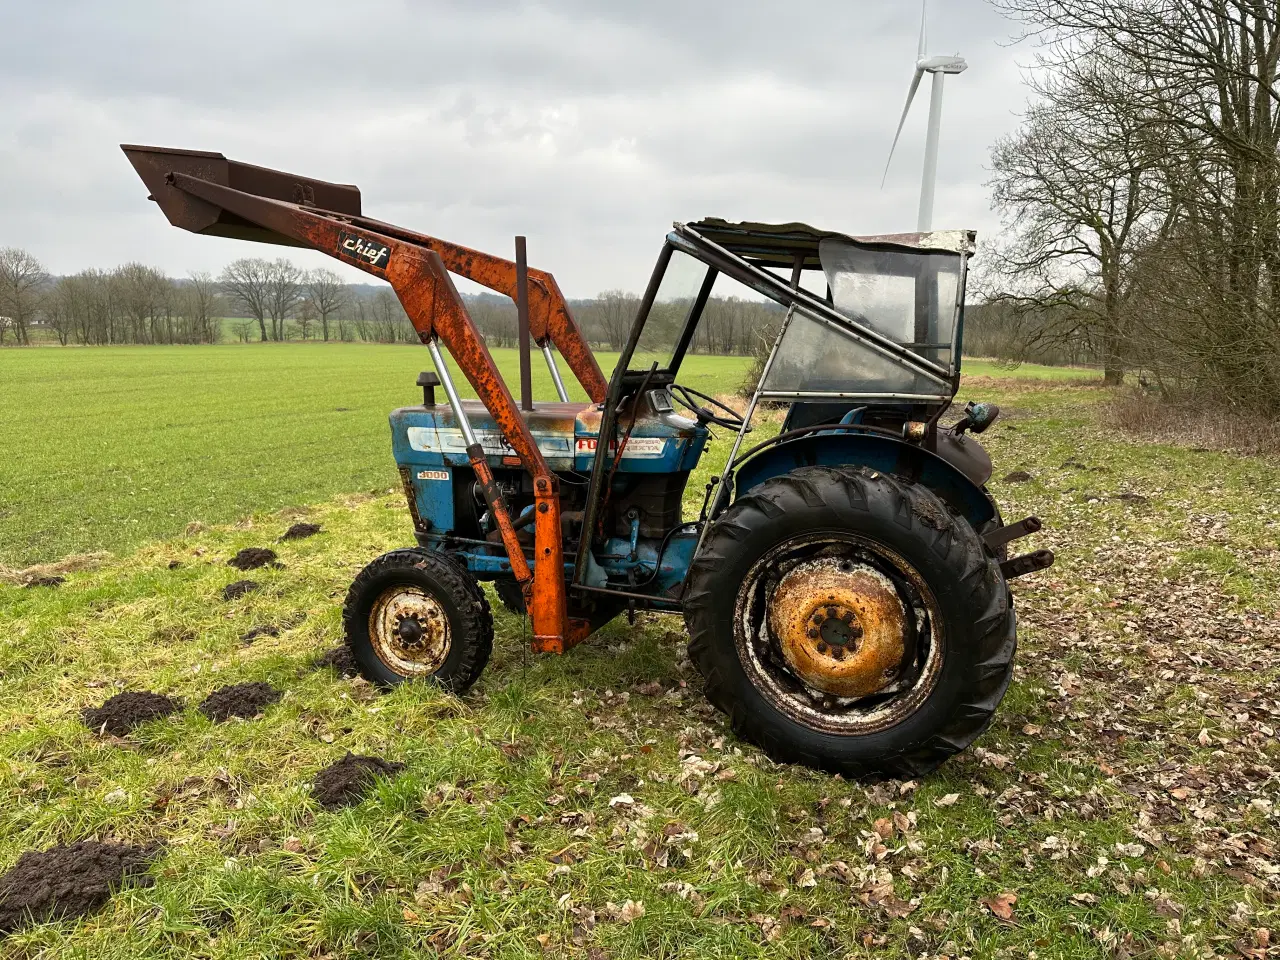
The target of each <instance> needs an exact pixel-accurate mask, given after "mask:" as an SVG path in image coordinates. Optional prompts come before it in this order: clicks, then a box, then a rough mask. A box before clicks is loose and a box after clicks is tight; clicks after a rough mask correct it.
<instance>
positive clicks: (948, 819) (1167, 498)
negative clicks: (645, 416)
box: [0, 377, 1280, 958]
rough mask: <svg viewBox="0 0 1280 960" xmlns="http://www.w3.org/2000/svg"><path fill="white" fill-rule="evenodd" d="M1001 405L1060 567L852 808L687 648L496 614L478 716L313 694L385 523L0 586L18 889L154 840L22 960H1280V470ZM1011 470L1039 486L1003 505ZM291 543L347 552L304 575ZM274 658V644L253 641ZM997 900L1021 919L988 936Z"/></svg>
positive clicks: (332, 683)
mask: <svg viewBox="0 0 1280 960" xmlns="http://www.w3.org/2000/svg"><path fill="white" fill-rule="evenodd" d="M411 379H412V378H411V377H410V378H409V380H410V382H411ZM983 389H984V392H983V394H982V396H983V397H985V398H987V399H995V400H997V401H998V402H1000V403H1001V404H1002V406H1004V407H1005V408H1006V411H1007V412H1006V415H1005V418H1004V419H1003V420H1002V421H1001V422H1000V423H999V424H997V426H996V427H995V428H993V429H992V430H991V431H990V432H989V433H988V434H986V435H985V436H984V438H983V441H984V443H987V444H988V445H989V447H990V449H991V451H992V453H993V456H994V458H995V459H996V462H997V465H998V466H997V478H996V481H995V488H996V492H997V494H998V497H999V499H1000V501H1001V504H1002V506H1003V508H1004V510H1005V515H1006V516H1007V517H1009V518H1015V517H1020V516H1023V515H1025V514H1027V513H1032V512H1034V513H1037V514H1039V515H1040V516H1042V517H1043V518H1044V519H1045V523H1046V529H1045V531H1044V533H1043V534H1041V535H1040V536H1039V537H1038V538H1037V542H1036V544H1035V545H1036V546H1050V547H1052V548H1053V549H1055V550H1056V551H1057V553H1058V557H1059V559H1058V563H1057V565H1056V566H1055V567H1054V568H1053V569H1052V570H1050V571H1048V572H1046V573H1044V574H1041V575H1039V576H1037V577H1035V578H1031V579H1028V580H1027V581H1024V582H1019V583H1017V584H1016V585H1015V591H1016V593H1017V599H1018V608H1019V613H1020V619H1021V631H1020V634H1021V636H1020V641H1021V642H1020V650H1019V655H1018V661H1017V670H1016V673H1015V678H1014V682H1013V685H1012V687H1011V689H1010V691H1009V694H1008V696H1007V697H1006V700H1005V702H1004V704H1003V706H1002V708H1001V710H1000V712H999V713H998V714H997V718H996V720H995V722H994V724H993V725H992V727H991V729H990V730H989V731H988V732H987V733H986V734H985V735H984V736H983V738H982V739H981V740H980V741H979V744H978V748H977V749H975V750H971V751H970V752H968V753H965V754H963V755H961V756H959V757H957V758H955V759H954V760H953V761H951V762H950V763H949V764H947V765H946V766H945V767H944V768H943V769H942V770H941V771H939V772H938V773H937V774H936V775H934V776H932V777H929V778H927V779H925V780H923V781H921V782H911V783H898V782H888V783H882V784H859V783H850V782H846V781H844V780H841V779H839V778H832V777H829V776H825V775H822V774H818V773H814V772H812V771H808V770H805V769H801V768H793V767H781V766H777V765H775V764H773V763H771V762H770V761H768V760H767V759H765V758H764V757H762V756H761V755H760V754H759V753H758V752H757V751H756V750H755V749H754V748H752V747H750V746H749V745H746V744H743V743H741V742H739V741H737V740H735V738H734V737H733V736H732V735H731V734H730V733H729V731H728V729H727V727H726V725H725V723H724V721H723V719H722V718H721V717H719V716H718V715H717V714H715V713H714V712H713V711H711V710H710V709H709V708H708V707H707V705H706V704H705V702H704V701H703V700H702V697H701V694H700V691H699V682H698V678H697V676H696V672H695V671H694V670H693V668H692V665H691V664H690V662H689V661H688V659H687V657H686V655H685V647H684V644H685V640H686V637H685V635H684V630H683V626H682V624H681V622H680V621H679V620H678V619H676V618H672V617H662V616H656V615H654V616H642V617H641V618H640V621H639V622H638V623H637V624H636V626H634V627H631V626H628V625H627V623H626V621H625V620H620V621H618V622H615V623H614V624H611V625H610V626H609V627H607V628H606V629H605V630H604V631H603V632H602V633H601V634H600V635H599V636H597V637H596V638H595V639H593V640H592V641H591V642H589V643H588V644H586V645H585V646H583V647H580V648H578V649H576V650H574V651H572V652H570V653H569V654H568V655H566V656H564V657H561V658H538V657H533V656H532V655H530V654H529V653H527V652H526V644H527V640H528V628H527V625H526V623H525V622H524V621H523V620H522V619H519V618H516V617H514V616H511V615H509V614H507V613H506V612H505V611H504V610H502V609H501V608H500V607H498V606H497V605H496V603H495V614H496V617H497V622H498V638H497V644H496V649H495V654H494V659H493V661H492V662H491V664H490V667H489V669H488V670H487V671H486V673H485V675H484V676H483V677H482V679H481V681H480V683H479V684H478V685H477V687H476V688H474V690H473V691H472V692H471V693H470V694H468V695H466V696H464V697H461V698H458V697H452V696H448V695H444V694H441V693H440V692H438V691H437V690H435V689H434V688H432V687H430V686H428V685H422V684H414V685H408V686H404V687H401V688H399V689H397V690H396V691H395V692H393V693H391V694H389V695H383V694H379V693H377V692H376V691H374V690H373V689H371V688H370V687H368V686H366V685H364V684H363V683H360V682H356V681H349V680H341V679H339V678H338V677H337V676H336V675H335V674H334V673H333V672H332V671H330V670H327V669H326V670H315V669H313V668H312V666H311V665H312V661H313V659H314V658H315V656H316V655H317V654H318V653H320V652H321V651H323V650H325V649H327V648H328V647H330V646H332V645H333V644H335V643H338V642H339V640H340V625H339V604H340V602H341V597H342V595H343V593H344V592H345V590H346V587H347V585H348V584H349V583H350V580H351V578H352V576H353V575H354V574H355V572H356V571H357V570H358V568H359V567H360V566H361V565H362V564H364V563H366V562H367V561H368V560H369V559H371V558H372V557H373V556H375V555H376V554H378V553H379V552H381V551H383V550H387V549H390V548H393V547H399V546H403V545H404V544H406V543H408V542H409V541H410V539H411V536H410V533H411V531H410V528H409V525H408V522H407V518H406V516H405V511H404V508H403V504H402V503H401V499H400V497H399V496H398V495H392V494H385V493H384V494H376V495H363V496H349V497H337V498H332V499H330V500H328V501H327V502H324V503H322V504H317V505H314V506H312V507H310V508H308V509H306V510H292V511H287V512H285V513H284V514H281V513H276V512H272V511H267V510H257V511H253V512H252V515H251V516H250V517H249V518H248V519H246V520H245V521H243V522H241V523H239V524H237V525H235V526H227V527H220V528H217V529H212V530H206V531H201V532H198V533H195V534H193V535H190V536H185V537H180V538H177V539H171V540H165V541H161V542H156V543H151V544H149V545H147V546H145V547H143V548H141V549H140V550H138V551H136V552H134V553H131V554H129V555H127V556H125V557H123V558H121V559H119V560H112V561H109V562H107V563H106V564H105V565H103V566H102V567H100V568H99V569H96V570H92V571H86V572H81V573H73V574H70V575H69V577H68V580H67V582H66V583H65V584H64V585H63V586H61V587H59V588H57V589H49V588H31V589H18V588H11V587H3V586H0V791H3V794H4V795H5V796H6V797H7V798H8V799H7V803H6V804H4V805H3V806H0V869H4V868H6V867H7V866H8V865H10V864H11V863H12V862H13V861H14V860H15V859H16V858H17V856H18V854H19V853H20V852H21V851H22V850H23V849H27V848H32V847H43V846H46V845H48V844H50V843H53V842H57V841H73V840H77V839H81V838H84V837H89V836H93V837H97V838H100V839H115V840H125V841H130V842H134V843H141V842H147V841H151V840H163V841H164V842H165V843H166V853H165V856H164V858H163V860H161V861H160V862H159V863H158V864H157V866H156V867H155V868H154V874H155V877H156V882H155V885H154V886H152V887H150V888H146V889H136V888H130V889H127V890H125V891H124V892H122V893H120V894H118V895H117V896H115V897H114V898H113V899H112V900H111V902H110V903H109V905H108V906H107V908H106V909H105V910H104V911H103V912H102V913H100V914H98V915H96V916H94V917H91V918H88V919H85V920H82V921H64V922H59V923H52V924H45V925H41V926H38V927H35V928H32V929H30V930H28V931H25V932H21V933H18V934H16V935H14V936H12V937H10V938H9V939H8V940H6V941H0V955H11V956H23V957H28V956H36V955H41V956H50V957H53V956H85V957H88V956H92V957H108V958H110V957H142V958H160V957H179V956H181V957H193V956H194V957H260V956H281V957H289V956H297V957H324V956H328V957H335V958H336V957H410V956H422V955H428V956H429V955H435V954H440V955H445V956H467V957H476V956H486V957H540V956H547V955H551V956H581V957H584V958H586V957H613V958H632V957H634V958H640V957H645V958H649V957H691V958H692V957H698V958H702V957H724V958H729V957H733V958H738V957H771V958H772V957H797V958H798V957H806V958H807V957H831V958H836V957H840V958H843V957H849V956H852V957H895V958H896V957H901V956H912V957H919V956H929V957H937V956H950V957H960V956H970V957H1009V958H1014V957H1017V958H1021V957H1030V956H1032V955H1034V956H1037V957H1040V958H1057V957H1063V958H1066V957H1108V958H1111V957H1118V956H1129V957H1138V956H1162V957H1188V958H1189V957H1207V956H1234V955H1242V956H1248V957H1258V956H1261V954H1258V953H1256V952H1254V953H1247V952H1245V951H1250V950H1252V951H1257V950H1258V949H1259V944H1260V943H1264V941H1265V935H1264V934H1262V933H1260V932H1259V931H1261V930H1263V929H1265V928H1272V929H1274V927H1275V923H1276V920H1277V919H1278V918H1277V910H1276V903H1277V899H1278V898H1280V880H1278V877H1280V862H1278V858H1277V852H1276V846H1275V841H1276V835H1277V830H1276V827H1277V823H1276V810H1275V801H1276V799H1277V784H1278V782H1280V780H1278V778H1277V774H1276V772H1275V766H1276V762H1277V759H1278V757H1280V749H1278V748H1277V744H1276V738H1275V728H1276V726H1277V724H1280V704H1278V703H1277V700H1276V697H1275V694H1274V688H1275V684H1276V681H1277V679H1280V678H1278V677H1277V673H1278V672H1280V671H1277V651H1278V650H1280V620H1278V619H1277V599H1276V598H1277V592H1278V591H1280V572H1278V571H1280V563H1277V562H1276V560H1277V558H1278V557H1280V513H1278V512H1277V509H1278V508H1277V504H1276V502H1275V500H1274V498H1268V497H1267V496H1266V495H1265V494H1266V491H1267V490H1274V489H1276V487H1277V484H1280V468H1277V467H1276V466H1275V465H1273V464H1268V463H1265V462H1263V461H1259V460H1253V459H1247V458H1239V457H1233V456H1228V455H1224V454H1202V453H1195V452H1193V451H1190V450H1187V449H1185V448H1178V447H1164V446H1147V445H1139V444H1133V443H1128V442H1125V441H1123V440H1119V439H1117V438H1116V437H1114V436H1112V435H1110V434H1108V433H1107V432H1106V431H1104V430H1102V429H1101V428H1100V427H1098V426H1097V424H1096V421H1095V419H1094V411H1093V408H1094V406H1095V403H1094V400H1095V396H1094V394H1095V393H1096V391H1092V390H1083V391H1082V390H1078V389H1071V388H1065V387H1052V388H1048V389H1045V388H1043V385H1037V384H1031V385H1028V387H1027V388H1025V389H1019V388H1017V387H1016V385H1015V386H1010V385H1008V384H1001V385H1000V386H999V387H998V388H988V387H984V388H983ZM969 393H970V392H969V391H968V390H966V391H964V392H962V396H961V399H962V400H963V399H968V398H969ZM975 398H976V395H975ZM723 455H724V450H723V442H721V443H720V444H718V445H716V446H715V447H714V448H713V450H712V452H711V453H710V454H709V455H708V458H707V461H708V462H707V463H705V464H704V466H703V469H702V471H701V473H702V474H703V475H705V474H706V473H708V472H710V470H711V469H713V468H714V466H715V465H716V463H717V462H718V460H719V458H720V457H723ZM1015 469H1021V470H1026V471H1027V472H1029V473H1030V474H1032V479H1031V480H1030V481H1027V482H1022V483H1005V482H1003V481H1002V480H1001V479H1000V478H1002V477H1004V476H1006V475H1007V474H1008V473H1010V472H1011V471H1013V470H1015ZM700 479H701V477H699V478H698V479H697V480H695V483H694V484H692V485H691V496H690V498H688V502H689V503H690V504H691V503H692V501H693V500H695V499H697V497H696V496H695V495H694V489H696V488H697V487H698V486H699V482H698V481H699V480H700ZM1126 493H1127V494H1130V495H1138V496H1143V497H1146V498H1147V499H1146V500H1145V501H1136V500H1133V499H1129V500H1119V499H1115V498H1116V497H1118V496H1120V495H1121V494H1126ZM303 514H305V516H306V517H307V519H309V520H311V521H313V522H318V523H320V524H321V525H322V527H323V532H322V533H321V534H319V535H318V536H316V537H314V538H311V539H308V540H302V541H290V542H285V543H278V542H277V538H278V537H279V536H280V534H281V533H282V531H283V530H284V529H285V527H286V526H288V525H289V524H290V523H291V522H293V521H294V520H295V519H296V518H297V517H298V516H300V515H303ZM262 545H271V546H273V547H274V548H275V549H276V550H277V551H278V552H279V553H280V556H281V560H282V562H283V564H284V566H283V568H280V569H270V568H268V569H264V570H260V571H255V572H254V573H252V574H250V575H251V576H253V577H254V578H255V579H257V580H259V581H261V582H262V584H263V589H261V590H259V591H257V592H255V593H251V594H248V595H247V596H245V597H243V598H241V599H239V600H236V601H233V602H230V603H228V602H225V601H223V600H222V599H221V589H222V587H223V586H224V585H225V584H227V583H229V582H231V581H232V580H236V579H239V578H241V577H242V576H243V574H240V573H238V572H237V571H234V570H232V569H230V568H229V567H228V566H227V565H226V560H227V558H229V557H230V556H232V555H233V554H234V553H235V552H236V551H237V550H238V549H240V548H241V547H245V546H262ZM1223 558H1229V560H1230V562H1229V563H1227V562H1226V561H1225V560H1224V559H1223ZM266 624H272V625H277V626H281V627H282V631H281V633H280V635H279V636H278V637H269V636H264V637H260V638H259V639H258V640H256V641H255V642H253V643H252V644H246V643H244V642H242V641H241V639H240V637H241V636H242V634H243V633H244V632H245V631H247V630H249V629H250V628H251V627H253V626H259V625H266ZM245 680H266V681H269V682H271V683H274V684H275V685H277V686H278V687H280V688H282V689H284V690H286V691H287V693H286V696H285V698H284V700H283V701H282V702H281V703H279V704H277V705H276V706H273V707H271V708H270V709H268V710H267V712H266V713H265V715H264V716H262V717H261V718H258V719H255V720H251V721H245V722H233V723H230V724H224V725H213V724H210V723H209V722H208V721H206V720H205V719H204V718H203V717H201V716H200V715H199V714H198V713H197V712H196V711H195V710H194V709H192V708H191V707H190V706H189V707H188V709H187V710H186V711H185V712H183V713H182V714H181V715H178V716H176V717H174V718H170V719H169V720H165V721H158V722H155V723H153V724H150V725H147V726H145V727H143V728H141V729H139V730H138V731H137V732H135V733H134V734H133V735H131V736H129V737H128V738H125V739H121V740H111V739H106V740H104V739H102V738H99V737H97V736H95V735H94V734H92V733H91V732H90V731H88V730H86V729H84V728H83V726H81V724H80V723H79V720H78V713H79V710H80V709H81V708H82V707H84V706H87V705H96V704H98V703H100V702H101V701H102V700H104V699H105V698H106V697H107V696H109V695H110V694H112V693H114V692H117V691H118V690H122V689H134V690H138V689H151V690H157V691H160V692H163V693H168V694H170V695H175V696H180V697H182V698H184V699H185V701H186V702H187V703H188V704H189V705H190V704H194V703H196V702H198V701H199V700H200V699H201V698H202V697H204V696H205V695H206V694H207V693H209V692H210V691H211V690H213V689H214V688H216V687H219V686H221V685H223V684H227V683H232V682H239V681H245ZM347 750H353V751H355V752H357V753H366V754H376V755H380V756H383V757H386V758H388V759H391V760H398V761H402V762H404V763H406V765H407V767H406V770H405V772H404V773H403V774H402V775H400V776H398V777H396V778H395V779H393V780H391V781H388V782H385V783H382V784H380V785H379V787H378V788H377V789H376V790H375V791H374V792H373V793H372V794H371V796H370V797H369V798H367V799H366V800H365V801H364V802H363V803H361V804H359V805H358V806H357V807H354V808H352V809H349V810H345V811H340V812H326V811H323V810H321V809H320V808H319V807H317V806H316V805H315V804H314V802H313V801H311V800H310V799H309V797H308V793H307V789H308V784H309V780H310V778H311V777H312V776H313V775H314V774H315V772H316V771H317V770H318V769H319V768H321V767H322V766H324V765H326V764H328V763H330V762H333V761H334V760H336V759H338V758H339V757H341V756H342V755H343V753H344V752H345V751H347ZM624 795H625V796H626V797H629V798H631V802H627V801H626V800H625V799H624V798H623V797H624ZM1002 893H1012V894H1016V896H1017V900H1016V902H1015V903H1014V904H1013V908H1012V912H1011V914H1010V916H1009V917H1008V919H1001V918H999V917H997V916H995V915H994V914H993V912H992V910H991V909H990V908H989V907H988V906H987V905H985V904H984V901H992V899H993V898H995V897H997V896H998V895H1000V894H1002ZM627 901H633V902H634V903H640V904H643V907H644V911H643V915H642V916H636V914H637V913H638V912H639V911H638V909H637V908H635V907H632V908H631V909H630V910H629V911H627V912H626V913H625V914H623V913H621V912H620V910H619V909H618V908H620V907H622V906H623V905H625V904H626V903H627ZM610 904H613V905H614V906H613V907H611V906H610Z"/></svg>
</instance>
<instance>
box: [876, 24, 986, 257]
mask: <svg viewBox="0 0 1280 960" xmlns="http://www.w3.org/2000/svg"><path fill="white" fill-rule="evenodd" d="M921 8H922V9H921V11H920V46H919V48H918V49H917V52H916V72H915V76H913V77H912V78H911V89H910V90H908V91H907V103H906V106H904V107H903V108H902V119H901V120H899V121H898V132H897V133H895V134H894V135H893V146H891V147H890V148H889V159H888V160H887V161H886V162H885V165H884V179H882V180H881V181H880V186H881V187H883V186H884V182H885V179H888V177H889V164H890V163H892V162H893V151H894V150H895V149H896V148H897V146H898V138H899V137H901V136H902V127H903V125H904V124H905V123H906V122H907V114H908V113H910V112H911V101H912V100H914V99H915V96H916V91H917V90H918V89H920V78H921V77H923V76H924V75H925V74H926V73H927V74H930V75H931V76H932V77H933V85H932V87H931V88H930V90H929V129H928V133H927V135H926V137H925V142H924V179H923V180H921V182H920V215H919V218H918V220H917V227H916V229H918V230H919V231H920V232H921V233H924V232H925V231H927V230H931V229H933V188H934V182H935V181H936V180H937V179H938V128H939V127H940V126H941V125H942V82H943V80H944V79H945V78H946V76H947V74H949V73H964V72H965V71H966V70H967V69H969V64H967V63H965V60H964V57H959V56H956V57H928V56H925V21H926V19H927V17H928V13H929V0H922V2H921Z"/></svg>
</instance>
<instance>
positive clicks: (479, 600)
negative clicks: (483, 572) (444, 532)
mask: <svg viewBox="0 0 1280 960" xmlns="http://www.w3.org/2000/svg"><path fill="white" fill-rule="evenodd" d="M342 625H343V629H344V631H345V633H346V637H347V646H348V647H350V648H351V654H352V656H353V657H354V658H355V661H356V665H357V666H358V667H359V670H360V673H361V674H362V675H363V676H364V678H365V679H366V680H369V681H370V682H372V683H376V684H379V685H381V686H394V685H395V684H398V683H403V682H404V681H405V680H413V679H430V680H432V681H434V682H436V683H438V684H440V685H441V686H442V687H444V688H445V689H447V690H450V691H452V692H454V693H461V692H463V691H464V690H466V689H467V688H468V687H470V686H471V685H472V684H473V683H475V682H476V680H478V679H479V678H480V673H481V671H483V670H484V668H485V664H487V663H488V662H489V655H490V653H492V651H493V616H492V614H491V613H490V611H489V602H488V601H487V600H486V599H485V596H484V591H483V590H481V589H480V585H479V584H478V583H476V581H475V578H474V577H472V576H471V574H469V573H468V572H467V571H466V570H464V569H462V568H461V567H459V566H458V565H457V564H456V563H454V562H453V561H452V560H449V559H448V558H446V557H443V556H441V555H440V554H438V553H432V552H431V551H428V550H417V549H414V550H393V551H392V552H391V553H384V554H383V555H382V556H380V557H378V559H376V560H374V561H373V562H372V563H370V564H369V565H368V566H367V567H365V568H364V569H363V570H361V571H360V573H359V575H358V576H357V577H356V578H355V580H354V581H353V582H352V584H351V588H350V590H348V591H347V601H346V603H345V604H344V605H343V608H342Z"/></svg>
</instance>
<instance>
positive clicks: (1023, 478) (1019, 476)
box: [1004, 470, 1031, 483]
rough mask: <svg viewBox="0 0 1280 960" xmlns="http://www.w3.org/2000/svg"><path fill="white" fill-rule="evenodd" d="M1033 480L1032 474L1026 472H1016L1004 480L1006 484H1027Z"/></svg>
mask: <svg viewBox="0 0 1280 960" xmlns="http://www.w3.org/2000/svg"><path fill="white" fill-rule="evenodd" d="M1030 479H1031V474H1029V473H1027V471H1025V470H1015V471H1013V473H1011V474H1009V475H1008V476H1007V477H1005V478H1004V482H1005V483H1026V482H1027V481H1028V480H1030Z"/></svg>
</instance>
